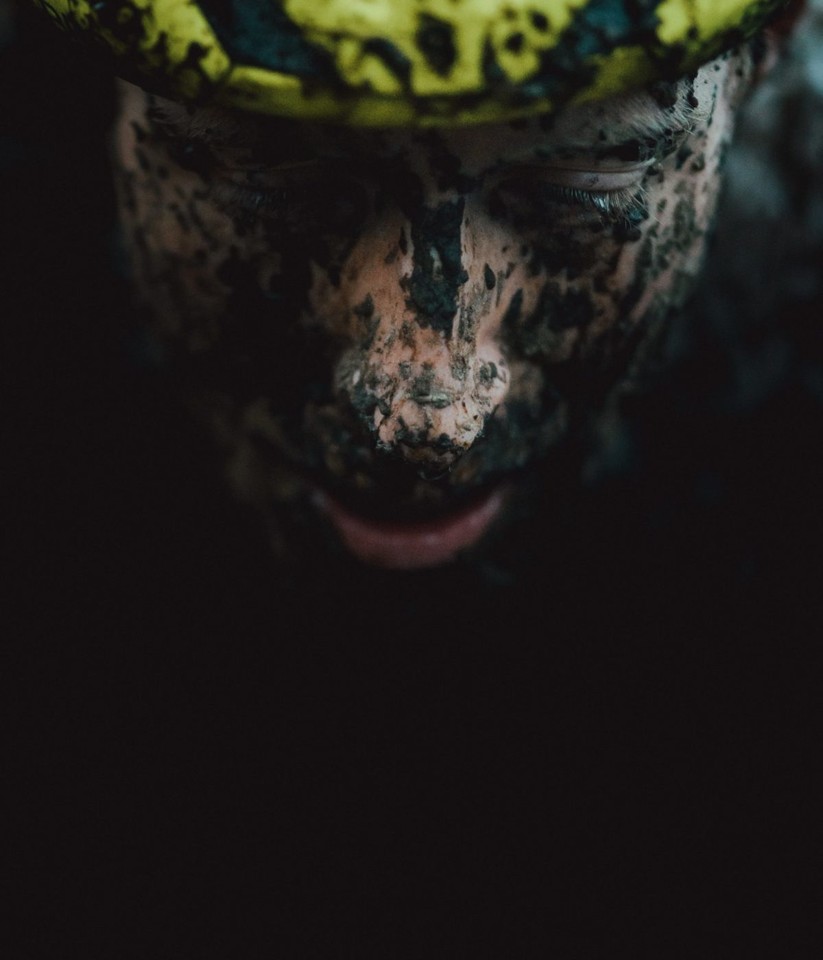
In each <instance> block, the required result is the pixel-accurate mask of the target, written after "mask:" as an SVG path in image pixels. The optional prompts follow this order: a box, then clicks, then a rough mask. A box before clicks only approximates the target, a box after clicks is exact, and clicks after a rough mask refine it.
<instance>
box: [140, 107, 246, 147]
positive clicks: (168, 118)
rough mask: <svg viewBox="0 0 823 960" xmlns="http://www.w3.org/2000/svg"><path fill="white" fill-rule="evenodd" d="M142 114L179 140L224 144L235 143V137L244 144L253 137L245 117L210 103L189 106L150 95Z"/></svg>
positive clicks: (154, 124) (162, 130)
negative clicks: (206, 105) (145, 109)
mask: <svg viewBox="0 0 823 960" xmlns="http://www.w3.org/2000/svg"><path fill="white" fill-rule="evenodd" d="M146 115H147V116H148V118H149V121H150V122H151V124H152V125H153V126H155V127H159V129H160V130H161V132H164V133H168V134H170V135H172V136H174V137H179V138H180V139H181V140H197V141H199V142H202V143H224V144H230V143H235V144H236V143H238V141H239V142H240V144H241V145H246V143H251V142H252V141H253V139H254V137H253V136H252V133H251V127H250V125H249V124H248V122H244V120H245V118H242V119H241V118H239V117H238V118H236V117H235V116H234V115H232V114H229V113H227V112H225V111H222V110H219V109H216V108H214V107H198V108H196V109H191V108H187V107H185V106H183V105H182V104H179V103H176V102H174V101H173V100H161V99H160V98H158V97H155V96H151V97H150V98H149V106H148V109H147V111H146Z"/></svg>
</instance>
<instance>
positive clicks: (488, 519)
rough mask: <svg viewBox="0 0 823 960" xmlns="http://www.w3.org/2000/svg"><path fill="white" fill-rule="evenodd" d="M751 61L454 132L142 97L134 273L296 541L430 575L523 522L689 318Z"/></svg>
mask: <svg viewBox="0 0 823 960" xmlns="http://www.w3.org/2000/svg"><path fill="white" fill-rule="evenodd" d="M750 73H751V69H750V64H749V59H748V54H745V53H740V54H735V55H732V56H730V57H728V58H726V59H723V60H720V61H717V62H716V63H713V64H709V65H708V66H707V67H704V68H703V69H702V70H701V71H700V72H699V73H698V75H697V76H696V77H695V78H691V79H688V80H685V79H684V80H683V81H681V82H680V83H679V84H675V85H660V86H658V87H655V88H653V89H650V90H649V91H646V92H643V93H641V94H637V95H632V96H625V97H620V98H614V99H612V100H609V101H603V102H600V103H591V104H585V105H577V106H572V107H568V108H566V109H565V110H564V111H563V112H561V113H560V114H558V115H557V116H555V117H553V118H536V119H532V120H528V121H518V122H514V123H511V124H501V125H494V126H480V127H475V128H466V129H453V130H438V131H399V130H392V131H374V130H353V129H341V128H339V127H334V126H322V125H308V124H300V123H297V122H294V121H285V120H276V119H272V118H265V117H256V116H252V115H248V116H241V115H238V114H230V113H224V112H218V111H216V110H214V109H210V110H205V109H191V108H185V107H183V106H180V105H178V104H175V103H171V102H168V101H164V100H160V99H158V98H153V97H150V96H148V95H146V94H144V93H143V92H141V91H140V90H138V89H137V88H135V87H131V86H128V85H125V84H124V85H123V87H122V106H121V110H120V115H119V120H118V124H117V130H116V150H115V153H116V165H117V168H118V183H119V196H120V210H121V218H122V224H123V228H124V232H125V237H126V240H127V246H128V249H129V251H130V256H131V261H132V268H133V275H134V281H135V283H136V286H137V288H138V290H139V292H140V294H141V297H142V299H143V300H144V301H145V302H146V303H147V304H148V305H149V307H150V309H151V311H152V313H153V315H154V317H155V321H156V328H157V330H158V331H159V332H160V334H161V336H162V337H163V338H164V340H165V341H166V342H167V343H168V344H169V345H170V347H171V349H172V351H173V355H174V357H175V362H178V363H179V364H180V369H181V373H182V375H183V377H184V379H185V381H186V383H187V387H188V388H189V392H190V394H191V395H192V396H194V397H196V398H197V399H196V403H197V405H198V407H199V409H200V410H201V411H202V412H203V413H204V414H205V415H206V417H207V418H208V419H209V421H210V422H211V424H212V425H213V427H214V429H215V430H216V432H217V434H218V436H219V438H220V440H221V442H222V444H223V445H224V447H225V450H226V453H227V457H228V462H229V474H230V477H231V478H232V480H233V482H234V484H235V487H236V488H237V489H238V490H239V491H240V492H241V494H242V495H243V496H244V497H246V498H247V499H249V500H251V501H252V502H254V503H255V504H257V506H259V507H260V508H261V509H262V511H263V512H264V514H265V515H266V517H267V518H268V520H269V522H270V524H271V528H272V532H273V534H274V535H275V537H276V539H277V540H278V542H281V541H282V538H283V536H284V531H285V532H286V533H285V537H286V541H287V542H286V547H287V548H288V540H289V537H290V536H293V537H296V538H298V539H302V538H303V537H304V536H305V531H304V530H302V528H303V525H304V524H306V525H308V526H307V527H306V528H305V529H306V530H308V529H310V528H311V527H315V528H317V529H320V530H322V529H326V530H328V531H331V532H332V538H331V542H336V543H337V544H343V545H344V546H345V547H346V548H347V549H348V550H349V551H350V552H351V553H353V554H354V555H355V556H357V557H359V558H360V559H361V560H364V561H366V562H371V563H376V564H380V565H383V566H389V567H398V568H413V567H425V566H434V565H437V564H440V563H444V562H447V561H450V560H452V559H454V558H455V557H456V556H457V555H459V554H460V553H461V552H463V551H466V550H473V549H476V548H480V549H482V544H483V542H484V540H485V539H486V535H487V534H488V533H489V532H490V531H493V530H494V531H497V532H500V531H501V530H504V529H505V517H506V513H507V503H510V502H516V501H517V498H518V490H519V489H521V488H522V483H521V481H522V479H523V478H526V477H527V476H528V474H529V470H530V468H532V467H534V465H535V464H537V463H539V462H545V461H546V460H547V458H548V459H549V460H550V459H551V458H552V457H558V458H560V457H561V456H562V451H563V449H564V448H566V447H568V446H569V440H570V438H572V439H576V441H577V447H578V448H581V447H582V448H583V449H585V447H586V443H587V442H591V438H592V437H594V436H596V434H597V431H598V426H599V425H600V426H602V423H603V421H604V420H605V419H607V418H608V415H609V410H610V409H611V408H612V407H613V406H614V401H615V398H616V397H617V396H619V395H620V394H621V393H624V392H625V391H627V390H629V389H631V387H632V385H633V384H634V385H636V384H637V382H638V381H639V379H640V377H641V374H642V372H643V366H644V361H646V362H648V358H649V356H650V354H651V350H650V349H649V345H650V343H651V342H652V341H653V339H654V336H655V334H656V333H657V332H658V331H659V329H660V328H661V326H662V324H663V321H664V320H666V318H668V317H669V316H671V314H672V313H673V312H675V311H677V310H678V309H679V308H680V307H681V306H682V305H683V303H684V300H685V298H686V296H687V295H688V293H689V291H690V290H691V288H692V286H693V283H694V280H695V278H696V276H697V275H698V273H699V270H700V265H701V259H702V256H703V253H704V248H705V245H706V238H707V231H708V229H709V227H710V224H711V220H712V217H713V212H714V209H715V202H716V199H717V195H718V190H719V170H720V167H721V164H722V158H723V154H724V151H725V148H726V146H727V144H728V142H729V139H730V136H731V132H732V126H733V117H734V107H735V106H736V104H737V102H738V99H739V97H740V95H741V92H742V91H743V90H744V88H745V87H746V85H747V83H748V78H749V76H750ZM587 438H589V440H588V441H587ZM542 495H544V496H551V495H552V491H551V489H548V490H545V491H543V492H542ZM288 531H291V532H290V533H289V532H288ZM331 549H332V550H334V549H335V548H334V547H331Z"/></svg>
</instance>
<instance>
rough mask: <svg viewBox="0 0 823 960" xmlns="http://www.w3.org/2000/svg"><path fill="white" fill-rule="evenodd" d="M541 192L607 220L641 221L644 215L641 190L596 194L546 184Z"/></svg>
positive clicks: (589, 191) (577, 188)
mask: <svg viewBox="0 0 823 960" xmlns="http://www.w3.org/2000/svg"><path fill="white" fill-rule="evenodd" d="M542 192H543V195H544V196H548V197H549V198H550V199H554V200H559V201H560V202H562V203H565V204H568V205H569V206H576V207H582V208H583V209H586V210H594V211H595V212H597V213H599V214H602V215H604V216H606V217H608V218H609V219H614V220H617V219H627V220H633V219H635V218H636V217H637V218H641V219H642V215H643V214H644V213H645V208H644V204H643V190H642V188H636V189H630V188H623V189H621V190H609V191H602V192H597V191H591V190H583V189H582V188H580V187H568V186H562V185H560V184H553V183H548V184H544V185H543V188H542Z"/></svg>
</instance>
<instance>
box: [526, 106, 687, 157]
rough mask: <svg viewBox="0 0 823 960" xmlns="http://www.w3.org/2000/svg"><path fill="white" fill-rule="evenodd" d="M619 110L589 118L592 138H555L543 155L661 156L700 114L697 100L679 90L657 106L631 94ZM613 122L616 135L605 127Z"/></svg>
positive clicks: (680, 138) (678, 139) (674, 146)
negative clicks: (671, 101) (593, 131)
mask: <svg viewBox="0 0 823 960" xmlns="http://www.w3.org/2000/svg"><path fill="white" fill-rule="evenodd" d="M599 110H600V111H605V107H603V106H600V107H599ZM619 112H620V116H619V117H616V118H608V117H606V116H605V115H604V116H602V119H601V122H600V123H597V118H592V123H593V126H595V127H599V132H598V134H597V137H596V139H594V140H592V138H591V137H587V138H585V139H582V138H581V139H579V140H575V139H574V137H573V136H571V137H568V138H564V139H562V140H558V142H557V143H556V144H552V145H551V146H550V147H547V148H546V153H545V155H546V157H547V158H548V157H556V156H570V155H580V154H594V155H595V156H596V157H597V158H598V159H604V160H605V159H614V160H622V161H628V162H635V161H642V160H650V159H653V158H655V157H663V156H666V155H668V154H669V153H671V152H672V151H673V150H675V149H677V148H678V147H679V146H680V145H681V144H682V143H683V140H685V139H686V137H688V135H689V134H690V133H692V132H693V131H694V129H695V127H696V126H697V124H698V123H699V121H700V120H701V119H702V117H703V110H702V109H701V108H700V107H699V105H698V104H697V102H696V101H695V100H693V99H692V98H691V97H689V96H687V95H683V91H681V96H679V97H678V98H677V100H676V101H675V103H674V104H672V106H670V107H668V108H663V107H660V106H659V105H658V104H656V103H655V102H654V101H653V99H652V98H651V96H650V95H649V94H648V93H646V92H642V93H639V94H635V95H633V96H631V97H629V98H627V99H626V101H625V102H624V103H621V104H620V108H619ZM615 122H617V123H619V125H620V134H619V139H618V138H615V137H613V136H611V135H610V134H609V132H608V130H607V128H608V126H609V125H611V124H614V123H615Z"/></svg>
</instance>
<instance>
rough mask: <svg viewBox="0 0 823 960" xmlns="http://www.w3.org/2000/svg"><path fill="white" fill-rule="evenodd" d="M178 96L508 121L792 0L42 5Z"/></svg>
mask: <svg viewBox="0 0 823 960" xmlns="http://www.w3.org/2000/svg"><path fill="white" fill-rule="evenodd" d="M35 2H37V3H38V5H39V6H40V7H42V8H43V10H45V11H46V12H47V13H48V14H49V15H50V16H51V17H52V18H53V19H54V20H55V21H57V22H58V23H59V24H60V25H61V26H63V27H65V28H67V29H69V30H71V31H74V32H78V33H82V34H84V35H86V36H89V37H92V38H94V39H96V40H98V41H101V42H102V43H103V45H104V46H105V47H107V48H108V49H109V50H110V51H112V52H113V53H114V54H115V55H116V57H117V58H118V60H119V64H118V72H119V73H120V74H121V75H123V76H125V77H127V78H128V79H131V80H135V81H136V82H138V83H141V84H142V85H144V86H147V87H149V88H151V89H154V90H157V91H158V92H162V93H166V94H167V95H170V96H175V97H178V98H183V99H191V100H195V101H198V102H215V103H219V104H222V105H227V106H232V107H238V108H242V109H247V110H254V111H257V112H260V113H269V114H276V115H279V116H293V117H306V118H316V119H327V120H335V121H338V122H345V123H349V124H359V125H371V126H397V125H406V126H433V125H440V124H449V125H453V124H465V123H477V122H481V121H484V120H501V119H511V118H514V117H518V116H525V115H529V114H534V113H543V112H548V111H550V110H552V109H554V108H556V107H557V106H559V105H561V104H564V103H567V102H569V101H582V100H589V99H594V98H599V97H604V96H608V95H610V94H614V93H619V92H621V91H624V90H628V89H631V88H632V87H637V86H640V85H643V84H646V83H649V82H652V81H655V80H665V79H674V78H676V77H678V76H681V75H683V74H684V73H687V72H689V71H691V70H693V69H695V68H696V67H698V66H699V65H700V64H702V63H705V62H706V61H707V60H710V59H712V58H713V57H715V56H717V55H719V54H720V53H722V52H723V51H724V50H727V49H729V48H731V47H733V46H735V45H736V44H738V43H741V42H742V41H744V40H746V39H748V38H749V37H751V36H752V35H753V34H755V33H756V32H757V31H758V30H759V29H760V28H761V27H763V26H764V25H765V24H766V22H767V21H768V20H769V18H770V17H771V16H772V15H773V14H774V13H775V12H776V11H777V10H778V9H780V8H781V7H783V6H785V0H35Z"/></svg>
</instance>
